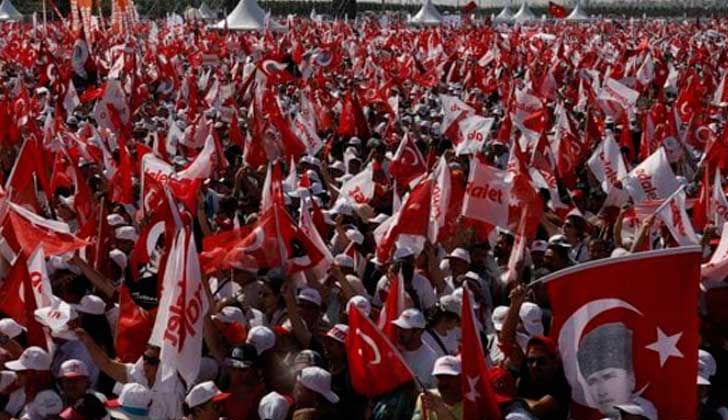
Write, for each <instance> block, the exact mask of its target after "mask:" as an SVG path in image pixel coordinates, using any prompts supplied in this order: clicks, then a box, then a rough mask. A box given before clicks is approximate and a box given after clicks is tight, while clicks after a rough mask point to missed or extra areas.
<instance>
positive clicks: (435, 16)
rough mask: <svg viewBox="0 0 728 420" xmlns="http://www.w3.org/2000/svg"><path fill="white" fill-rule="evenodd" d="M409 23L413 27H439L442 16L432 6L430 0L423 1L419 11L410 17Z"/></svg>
mask: <svg viewBox="0 0 728 420" xmlns="http://www.w3.org/2000/svg"><path fill="white" fill-rule="evenodd" d="M409 23H411V24H413V25H439V24H441V23H442V15H441V14H440V12H439V11H438V10H437V8H436V7H435V5H434V4H432V0H425V2H424V3H422V7H421V8H420V11H419V12H417V14H416V15H414V16H412V18H411V19H410V20H409Z"/></svg>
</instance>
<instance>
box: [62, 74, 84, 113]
mask: <svg viewBox="0 0 728 420" xmlns="http://www.w3.org/2000/svg"><path fill="white" fill-rule="evenodd" d="M80 105H81V99H79V98H78V93H77V92H76V87H75V86H74V85H73V80H69V81H68V89H66V95H65V96H64V97H63V108H64V109H65V110H66V115H67V116H69V117H70V116H71V114H73V111H75V110H76V108H78V107H79V106H80Z"/></svg>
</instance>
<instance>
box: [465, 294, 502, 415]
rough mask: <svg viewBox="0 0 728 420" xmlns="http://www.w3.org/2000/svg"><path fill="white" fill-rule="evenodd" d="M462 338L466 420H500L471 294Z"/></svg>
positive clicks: (466, 309) (466, 298) (467, 300)
mask: <svg viewBox="0 0 728 420" xmlns="http://www.w3.org/2000/svg"><path fill="white" fill-rule="evenodd" d="M461 311H462V312H461V320H462V321H461V328H462V332H463V338H462V341H461V343H460V359H461V360H462V372H463V373H462V386H463V417H462V418H463V420H475V419H488V420H498V419H501V418H503V416H501V412H500V408H499V407H498V403H497V402H496V399H495V395H494V394H493V387H492V385H491V383H490V377H489V375H488V367H487V366H486V365H485V357H484V353H483V346H482V344H481V342H480V334H478V330H477V326H476V325H475V314H474V313H473V307H472V304H471V302H470V290H468V289H466V290H465V293H463V306H462V309H461Z"/></svg>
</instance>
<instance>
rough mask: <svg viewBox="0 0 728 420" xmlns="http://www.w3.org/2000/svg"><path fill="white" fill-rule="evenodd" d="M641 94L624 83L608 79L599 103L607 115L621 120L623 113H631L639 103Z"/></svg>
mask: <svg viewBox="0 0 728 420" xmlns="http://www.w3.org/2000/svg"><path fill="white" fill-rule="evenodd" d="M639 96H640V93H639V92H637V91H636V90H634V89H631V88H629V87H627V86H625V85H623V84H622V83H620V82H618V81H616V80H614V79H612V78H608V79H607V80H606V81H605V82H604V85H602V88H601V90H600V91H599V95H598V96H597V102H598V103H599V106H600V107H601V108H602V110H603V111H604V113H605V114H607V115H608V116H610V117H612V118H614V119H615V120H617V119H620V117H621V116H622V113H624V112H626V113H628V114H629V113H630V112H631V110H632V108H634V106H635V104H636V103H637V98H639Z"/></svg>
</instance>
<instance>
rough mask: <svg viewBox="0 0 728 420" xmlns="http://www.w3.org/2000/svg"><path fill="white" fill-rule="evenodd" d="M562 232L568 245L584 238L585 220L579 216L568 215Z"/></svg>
mask: <svg viewBox="0 0 728 420" xmlns="http://www.w3.org/2000/svg"><path fill="white" fill-rule="evenodd" d="M562 230H563V232H564V235H565V236H566V239H567V240H568V241H569V243H571V244H574V243H576V242H578V241H579V240H581V238H583V237H584V233H585V231H586V220H584V217H582V216H581V215H578V214H570V215H568V216H566V220H565V221H564V226H563V227H562Z"/></svg>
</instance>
